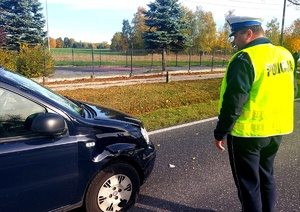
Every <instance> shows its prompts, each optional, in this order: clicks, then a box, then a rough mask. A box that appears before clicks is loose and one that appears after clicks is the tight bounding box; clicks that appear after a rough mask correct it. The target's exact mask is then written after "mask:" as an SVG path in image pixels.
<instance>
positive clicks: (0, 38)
mask: <svg viewBox="0 0 300 212" xmlns="http://www.w3.org/2000/svg"><path fill="white" fill-rule="evenodd" d="M5 41H6V33H5V32H4V29H3V27H1V28H0V46H2V45H3V44H4V43H5Z"/></svg>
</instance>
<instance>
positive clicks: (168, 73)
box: [166, 71, 171, 83]
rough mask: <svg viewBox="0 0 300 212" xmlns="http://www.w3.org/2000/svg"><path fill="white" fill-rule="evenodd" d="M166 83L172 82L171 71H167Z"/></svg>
mask: <svg viewBox="0 0 300 212" xmlns="http://www.w3.org/2000/svg"><path fill="white" fill-rule="evenodd" d="M166 82H167V83H169V82H171V73H170V72H169V71H167V74H166Z"/></svg>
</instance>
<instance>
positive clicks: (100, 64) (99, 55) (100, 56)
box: [99, 50, 101, 67]
mask: <svg viewBox="0 0 300 212" xmlns="http://www.w3.org/2000/svg"><path fill="white" fill-rule="evenodd" d="M99 67H101V50H99Z"/></svg>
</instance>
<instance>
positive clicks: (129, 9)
mask: <svg viewBox="0 0 300 212" xmlns="http://www.w3.org/2000/svg"><path fill="white" fill-rule="evenodd" d="M40 1H41V3H42V6H43V8H44V10H43V13H44V17H45V18H46V17H47V16H46V2H47V8H48V29H49V36H50V37H52V38H55V39H56V38H58V37H61V38H62V39H64V37H68V38H74V39H75V40H76V41H82V42H93V43H96V42H97V43H100V42H104V41H106V42H108V43H110V42H111V39H112V37H113V35H114V34H115V33H116V32H121V31H122V22H123V19H127V20H128V21H129V23H131V21H132V19H133V16H134V14H135V13H136V12H137V8H138V7H139V6H141V7H144V8H146V9H147V10H148V9H149V8H148V6H147V4H149V3H151V2H154V0H40ZM179 2H180V3H181V4H182V5H183V6H185V7H187V8H189V9H191V10H193V11H195V9H196V7H197V6H198V7H202V9H203V10H204V11H206V12H212V13H213V17H214V20H215V22H216V23H217V26H218V27H221V26H223V24H224V23H225V20H224V15H225V14H226V13H227V12H228V11H229V10H231V9H234V10H235V15H248V16H253V15H254V16H258V17H261V18H263V19H264V22H263V24H266V23H267V22H269V21H270V20H271V19H272V18H273V17H276V18H277V19H278V22H279V23H280V25H281V23H282V17H283V3H284V0H222V1H221V0H209V1H208V0H179ZM298 18H300V10H296V8H295V6H287V7H286V13H285V24H284V25H285V27H286V26H290V24H291V23H292V22H293V21H294V20H296V19H298ZM46 26H47V25H46ZM263 26H264V25H263ZM46 28H47V27H46Z"/></svg>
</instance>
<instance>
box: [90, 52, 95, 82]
mask: <svg viewBox="0 0 300 212" xmlns="http://www.w3.org/2000/svg"><path fill="white" fill-rule="evenodd" d="M92 69H93V75H92V76H91V78H92V79H93V78H94V75H95V73H94V48H93V47H92Z"/></svg>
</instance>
